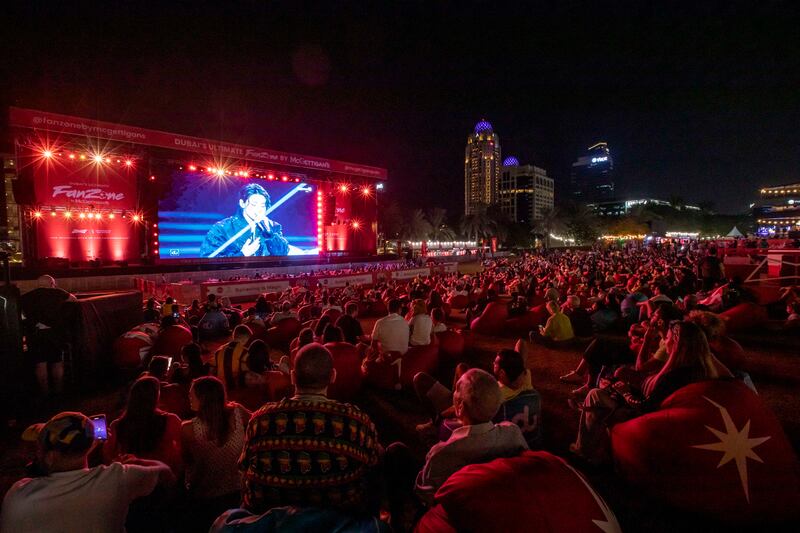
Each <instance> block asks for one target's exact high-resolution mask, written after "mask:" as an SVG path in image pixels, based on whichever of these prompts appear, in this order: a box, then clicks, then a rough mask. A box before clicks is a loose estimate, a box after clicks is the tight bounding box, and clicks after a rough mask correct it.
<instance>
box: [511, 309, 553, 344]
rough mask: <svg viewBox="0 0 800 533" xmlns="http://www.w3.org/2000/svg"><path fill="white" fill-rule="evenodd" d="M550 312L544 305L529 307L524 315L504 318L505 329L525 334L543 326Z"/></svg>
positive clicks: (513, 332)
mask: <svg viewBox="0 0 800 533" xmlns="http://www.w3.org/2000/svg"><path fill="white" fill-rule="evenodd" d="M549 316H550V313H548V312H547V309H545V307H544V305H538V306H536V307H534V308H532V309H529V310H528V311H527V312H526V313H525V314H524V315H522V316H516V317H513V318H509V319H508V320H506V325H505V328H504V329H505V331H506V332H508V333H511V334H513V335H523V336H527V335H528V332H529V331H531V330H535V329H536V328H538V327H539V326H543V325H544V324H545V322H547V318H548V317H549Z"/></svg>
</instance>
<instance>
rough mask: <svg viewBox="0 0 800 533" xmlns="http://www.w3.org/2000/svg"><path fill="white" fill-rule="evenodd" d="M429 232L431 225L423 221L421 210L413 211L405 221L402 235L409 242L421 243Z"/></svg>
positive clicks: (423, 216) (423, 215)
mask: <svg viewBox="0 0 800 533" xmlns="http://www.w3.org/2000/svg"><path fill="white" fill-rule="evenodd" d="M430 232H431V225H430V223H429V222H428V221H427V220H426V219H425V214H424V213H423V212H422V209H414V210H413V211H411V213H409V215H408V218H407V219H406V220H405V224H404V227H403V231H402V235H403V237H404V238H406V239H408V240H411V241H422V240H424V239H426V238H427V236H428V234H429V233H430Z"/></svg>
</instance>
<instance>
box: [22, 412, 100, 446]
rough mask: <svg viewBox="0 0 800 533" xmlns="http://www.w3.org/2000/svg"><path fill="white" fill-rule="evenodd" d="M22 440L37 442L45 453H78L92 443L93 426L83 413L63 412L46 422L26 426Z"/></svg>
mask: <svg viewBox="0 0 800 533" xmlns="http://www.w3.org/2000/svg"><path fill="white" fill-rule="evenodd" d="M22 440H24V441H27V442H34V441H37V440H38V441H39V442H41V443H42V445H43V446H44V449H45V450H47V451H49V450H56V451H59V452H62V453H80V452H84V451H86V450H88V449H89V447H91V445H92V443H93V442H94V424H93V423H92V421H91V420H90V419H89V417H87V416H86V415H84V414H83V413H76V412H72V411H64V412H63V413H59V414H57V415H55V416H54V417H53V418H51V419H50V420H48V421H47V422H44V423H39V424H33V425H32V426H28V428H27V429H26V430H25V431H24V432H23V433H22Z"/></svg>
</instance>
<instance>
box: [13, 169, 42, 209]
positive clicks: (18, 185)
mask: <svg viewBox="0 0 800 533" xmlns="http://www.w3.org/2000/svg"><path fill="white" fill-rule="evenodd" d="M11 190H12V191H13V192H14V200H15V201H16V202H17V203H18V204H20V205H33V204H35V203H36V193H35V192H34V190H33V175H32V174H31V173H28V172H20V173H19V177H17V179H15V180H12V181H11Z"/></svg>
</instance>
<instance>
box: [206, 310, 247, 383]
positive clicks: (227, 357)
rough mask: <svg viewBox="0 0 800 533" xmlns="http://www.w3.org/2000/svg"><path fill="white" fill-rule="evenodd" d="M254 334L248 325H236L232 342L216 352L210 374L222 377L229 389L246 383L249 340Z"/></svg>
mask: <svg viewBox="0 0 800 533" xmlns="http://www.w3.org/2000/svg"><path fill="white" fill-rule="evenodd" d="M252 334H253V333H252V331H250V328H248V327H247V326H245V325H239V326H236V328H234V330H233V333H232V334H231V340H230V342H228V343H227V344H223V345H222V346H220V348H219V349H218V350H217V351H216V352H215V353H214V358H213V359H212V361H211V371H210V374H211V375H212V376H216V377H218V378H219V379H221V380H222V382H223V383H225V387H226V388H228V389H234V388H236V387H237V386H239V385H243V384H244V382H243V380H244V373H245V372H246V371H247V342H248V341H249V340H250V336H251V335H252Z"/></svg>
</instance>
